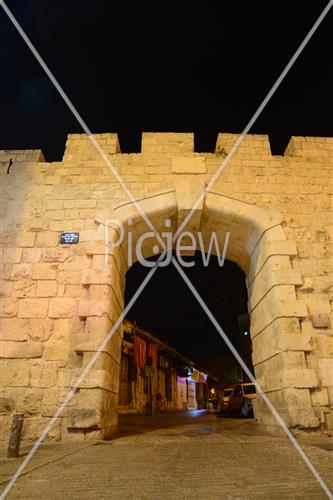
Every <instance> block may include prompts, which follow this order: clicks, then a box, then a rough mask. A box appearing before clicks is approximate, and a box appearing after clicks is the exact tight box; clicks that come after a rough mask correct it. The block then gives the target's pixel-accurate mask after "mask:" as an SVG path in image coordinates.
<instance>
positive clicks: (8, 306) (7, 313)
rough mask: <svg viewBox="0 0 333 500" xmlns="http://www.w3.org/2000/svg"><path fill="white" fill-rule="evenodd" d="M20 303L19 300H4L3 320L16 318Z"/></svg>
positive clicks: (0, 309)
mask: <svg viewBox="0 0 333 500" xmlns="http://www.w3.org/2000/svg"><path fill="white" fill-rule="evenodd" d="M17 306H18V302H17V299H12V298H9V297H8V298H2V299H1V307H0V316H1V317H2V318H12V317H13V316H16V312H17Z"/></svg>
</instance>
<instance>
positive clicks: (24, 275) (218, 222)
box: [0, 132, 333, 442]
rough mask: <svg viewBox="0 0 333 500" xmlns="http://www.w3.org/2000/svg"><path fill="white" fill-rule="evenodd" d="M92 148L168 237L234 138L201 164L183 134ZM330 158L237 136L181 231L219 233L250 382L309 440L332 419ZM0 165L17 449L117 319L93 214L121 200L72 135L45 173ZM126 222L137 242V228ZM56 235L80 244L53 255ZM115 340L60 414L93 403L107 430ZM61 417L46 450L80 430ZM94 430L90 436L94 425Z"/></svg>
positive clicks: (119, 281) (111, 272)
mask: <svg viewBox="0 0 333 500" xmlns="http://www.w3.org/2000/svg"><path fill="white" fill-rule="evenodd" d="M94 139H95V140H96V141H97V142H98V144H99V145H100V147H102V148H103V150H104V152H105V154H106V156H107V159H108V161H111V163H112V165H113V167H114V168H115V169H116V170H117V172H119V175H121V177H122V178H123V180H124V182H125V183H126V185H127V186H128V188H129V189H130V190H131V192H132V193H133V196H134V198H140V199H141V198H142V199H143V200H141V202H142V203H143V206H145V207H146V206H148V207H149V210H148V215H149V216H151V217H152V220H153V223H154V224H156V226H157V227H158V228H160V227H163V224H162V222H163V220H164V216H165V214H168V216H169V215H170V214H172V217H173V219H172V220H173V221H175V226H176V224H177V221H178V220H180V215H179V213H178V211H180V209H181V210H182V211H184V213H186V211H188V210H190V208H191V200H192V198H193V196H192V195H193V193H200V190H201V189H203V187H204V185H205V183H207V182H209V179H210V178H211V176H212V175H214V173H215V172H216V171H217V169H218V168H219V167H220V166H221V164H222V163H223V161H224V159H225V158H226V155H227V154H228V153H229V152H230V151H231V148H232V147H233V145H234V143H235V141H236V140H237V139H238V135H237V134H226V133H223V134H219V135H218V138H217V142H216V149H215V153H214V154H213V153H196V152H194V134H191V133H184V134H181V133H152V132H147V133H143V135H142V147H141V153H131V154H121V153H120V148H119V140H118V136H117V134H106V133H103V134H95V135H94ZM332 148H333V138H330V137H328V138H325V137H292V138H291V139H290V141H289V144H288V146H287V148H286V150H285V153H284V155H283V156H272V155H271V151H270V144H269V139H268V136H261V135H255V134H249V135H247V136H245V137H244V139H243V141H242V143H241V144H240V147H239V149H238V151H237V152H236V154H235V155H234V156H233V157H232V159H231V160H230V161H229V162H228V164H227V165H226V166H225V168H224V169H223V171H222V172H221V174H220V177H219V178H218V179H217V180H216V182H215V184H214V186H212V188H211V191H213V192H218V193H221V196H217V195H214V194H212V193H206V197H205V201H204V203H203V205H202V207H201V208H200V210H199V212H200V217H195V219H194V220H193V227H194V228H195V230H199V229H200V228H201V229H203V230H204V231H206V232H208V231H209V230H214V229H216V228H217V229H218V230H219V231H220V232H222V233H223V234H224V233H225V231H226V230H230V231H231V237H230V244H229V253H228V254H227V258H230V259H234V260H235V261H236V262H237V263H238V264H239V265H240V266H241V267H242V268H243V269H244V271H245V272H246V273H247V277H248V286H249V307H250V308H251V311H252V312H251V336H252V340H253V360H254V365H255V374H256V377H257V378H258V380H259V381H260V383H262V384H263V387H264V389H265V390H266V392H267V393H268V395H269V397H270V399H272V401H273V402H276V404H277V405H278V406H279V407H280V408H281V409H282V413H283V415H285V417H286V420H287V421H288V422H289V425H290V426H291V427H293V426H294V427H305V428H308V429H310V428H311V429H313V428H319V425H320V421H319V417H318V410H323V411H324V413H325V415H326V416H325V419H326V420H325V425H326V427H327V428H329V426H330V425H332V420H333V417H332V400H333V399H332V398H333V388H332V376H331V375H332V370H333V361H332V354H333V352H332V351H333V349H332V341H333V337H332V319H331V314H332V239H333V229H332V194H333V187H332V186H333V183H332V175H333V172H332V165H333V162H332V158H333V156H332ZM10 159H12V160H13V168H11V169H10V172H9V174H7V173H6V172H7V168H8V162H9V160H10ZM0 166H1V175H2V184H3V195H4V196H3V197H4V202H3V205H2V214H3V215H2V217H3V219H2V220H3V235H2V246H3V248H2V284H1V295H2V297H1V300H2V307H1V316H2V318H1V328H2V330H3V333H2V342H3V343H4V349H3V353H4V355H3V357H4V358H6V359H3V360H1V363H2V367H4V370H3V372H4V373H5V375H4V378H3V389H4V391H5V393H6V395H7V396H8V397H10V398H11V399H12V401H13V405H12V407H11V409H10V411H9V413H8V414H6V419H7V420H6V424H5V425H4V429H5V433H6V429H7V427H6V426H8V425H9V423H8V422H9V417H10V415H11V412H13V411H14V410H15V408H18V409H20V410H23V411H24V412H25V414H26V415H27V416H29V418H28V419H27V425H26V427H25V430H24V440H25V441H26V442H28V441H29V440H33V439H36V438H37V437H38V432H39V430H40V429H41V428H42V427H43V426H44V425H45V422H46V420H47V418H46V417H49V416H51V415H53V413H54V412H55V411H56V409H57V408H58V405H59V403H60V401H61V400H62V399H63V398H64V397H65V396H66V391H67V389H69V387H70V386H71V384H72V383H73V381H74V380H75V379H76V378H77V377H78V376H79V374H80V373H81V369H82V366H85V365H86V364H87V362H88V360H89V359H91V356H92V355H93V354H94V352H96V350H97V349H98V345H99V344H100V342H101V341H102V339H103V337H104V336H105V335H106V334H107V333H108V331H110V328H111V327H112V324H113V323H114V322H115V321H116V319H117V317H118V315H119V314H120V313H121V311H122V309H123V307H124V298H123V293H124V286H125V272H126V269H127V264H126V262H125V260H124V259H125V257H124V249H122V252H121V251H120V252H119V254H117V255H110V256H109V257H110V258H109V262H108V267H107V268H105V267H104V259H105V257H104V255H103V253H101V240H102V237H103V234H104V228H103V218H102V219H101V217H100V215H99V213H100V212H101V210H105V211H106V213H109V214H110V217H111V216H112V217H114V213H113V212H112V208H113V207H115V206H116V205H118V204H119V203H127V202H128V198H127V194H126V193H125V192H124V190H123V189H122V187H121V185H120V184H119V182H118V181H117V180H116V179H115V178H114V176H113V174H112V171H111V169H110V167H109V166H108V165H107V164H106V163H105V161H104V160H103V159H102V158H101V157H100V155H99V153H98V151H97V150H96V149H95V147H94V146H93V144H92V143H91V141H90V139H89V138H88V137H87V136H86V135H85V134H69V136H68V139H67V142H66V150H65V152H64V157H63V161H61V162H53V163H47V162H45V160H44V157H43V154H42V152H41V151H40V150H31V151H30V150H22V151H17V150H16V151H1V152H0ZM168 190H170V191H171V192H172V193H173V194H172V197H173V198H172V199H173V200H174V201H173V202H172V203H170V205H169V204H168V203H167V202H166V201H165V198H164V197H163V195H159V196H156V197H152V196H151V195H155V194H156V193H163V192H165V191H168ZM192 191H193V193H192ZM229 196H230V197H229ZM149 200H150V204H148V201H149ZM157 207H158V208H157ZM272 209H274V211H275V212H274V213H278V214H279V218H278V219H272V215H271V210H272ZM163 210H164V211H163ZM124 213H126V212H124ZM133 213H134V214H135V215H134V218H135V225H134V226H135V227H137V228H138V229H137V233H135V238H138V237H139V235H140V234H141V233H140V231H141V230H142V227H143V226H144V225H142V224H141V225H140V215H139V214H138V213H137V211H136V210H134V211H133ZM161 214H162V215H161ZM201 214H202V215H201ZM274 217H275V216H274ZM119 218H121V216H120V215H119ZM272 220H275V222H274V224H275V225H274V228H271V226H270V224H272ZM276 221H282V222H276ZM200 224H201V226H200ZM65 231H66V232H73V231H78V232H80V240H79V243H78V244H77V245H60V244H59V236H60V233H61V232H65ZM255 245H257V246H255ZM102 246H103V241H102ZM249 248H252V249H253V250H252V253H251V255H249V253H248V249H249ZM315 314H327V315H328V316H329V317H330V322H329V324H328V326H327V327H326V328H317V327H315V326H313V324H312V319H313V315H315ZM120 340H121V332H120V331H119V332H118V333H117V335H116V336H115V340H114V342H113V343H112V342H111V344H110V345H108V347H107V348H106V352H103V356H102V357H101V358H100V359H99V361H98V368H96V369H95V371H92V372H91V375H90V378H89V379H88V380H87V382H86V384H85V386H84V388H82V390H80V393H78V394H76V395H75V397H74V399H73V400H72V401H71V403H70V405H69V410H70V411H73V412H75V411H77V410H78V409H79V410H80V411H81V410H83V409H84V408H87V407H89V409H91V407H90V406H89V405H92V406H93V402H94V401H96V404H95V403H94V404H95V407H94V408H95V409H96V408H97V407H98V412H99V413H98V414H102V413H103V411H104V410H105V408H106V406H105V408H104V407H103V405H104V404H105V405H107V408H108V409H107V410H105V411H107V414H108V415H109V419H110V422H111V421H112V425H111V424H110V426H111V428H114V427H115V425H116V406H117V398H116V393H117V390H118V389H117V381H118V378H117V377H118V374H119V353H120V350H119V349H120V347H119V346H120V343H119V342H120ZM79 348H80V349H82V352H83V351H84V355H83V357H82V359H81V358H80V356H79V355H78V354H77V353H78V352H79V353H80V352H81V351H80V349H79ZM81 363H82V365H81ZM107 394H108V395H107ZM111 394H112V397H111ZM7 396H6V397H7ZM106 401H107V403H106ZM291 402H292V403H291ZM98 405H99V406H98ZM69 410H68V411H67V413H66V415H64V418H63V420H62V422H61V425H60V422H59V426H58V427H57V428H56V429H55V431H54V434H53V435H52V436H51V438H52V439H64V440H66V439H71V438H72V436H71V433H70V431H69V430H68V425H69V423H68V422H69V420H70V419H72V420H71V421H72V423H73V425H76V426H78V427H77V428H78V429H80V426H83V427H84V426H85V425H87V422H88V420H87V422H84V419H83V416H82V415H83V413H77V414H75V413H73V414H72V416H70V415H71V414H70V411H69ZM94 411H95V410H94ZM258 412H259V413H258V419H259V421H260V422H261V423H263V424H265V423H266V424H267V423H269V422H271V420H270V419H271V417H270V415H268V414H267V411H266V410H265V409H263V408H262V407H261V406H260V404H259V405H258ZM94 418H96V419H97V420H96V426H97V430H96V433H97V434H96V435H98V436H100V437H101V436H103V433H104V427H103V426H105V423H104V420H103V419H102V420H101V419H100V420H98V417H94ZM105 432H106V431H105ZM108 432H109V431H108Z"/></svg>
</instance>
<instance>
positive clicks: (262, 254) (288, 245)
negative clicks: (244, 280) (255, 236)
mask: <svg viewBox="0 0 333 500" xmlns="http://www.w3.org/2000/svg"><path fill="white" fill-rule="evenodd" d="M295 255H297V248H296V244H295V243H294V242H293V241H289V240H281V241H268V242H267V243H266V244H265V245H259V246H257V247H256V249H255V251H254V252H253V255H252V256H251V273H250V276H249V281H250V282H251V281H252V280H253V278H254V276H255V275H256V274H257V273H258V272H259V271H260V270H261V268H262V267H263V266H264V264H265V263H266V262H267V261H269V260H271V259H272V258H273V257H274V256H275V257H286V256H287V257H289V256H295ZM280 262H281V263H285V262H288V263H289V259H288V260H285V259H284V260H282V261H280ZM275 268H276V269H279V268H280V269H286V268H287V269H288V268H289V269H290V264H289V266H283V267H281V266H279V267H278V266H275Z"/></svg>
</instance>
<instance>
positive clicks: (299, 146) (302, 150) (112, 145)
mask: <svg viewBox="0 0 333 500" xmlns="http://www.w3.org/2000/svg"><path fill="white" fill-rule="evenodd" d="M93 137H94V139H95V140H96V142H97V143H98V144H99V146H100V147H101V149H102V150H103V152H104V153H105V154H107V155H115V154H121V153H122V152H121V148H120V144H119V139H118V134H117V133H101V134H93ZM238 138H239V134H231V133H224V132H223V133H219V134H218V137H217V141H216V146H215V151H214V153H215V154H216V155H218V156H226V155H227V154H228V153H229V151H230V150H231V148H232V147H233V145H234V144H235V142H236V141H237V139H238ZM195 152H196V151H195V146H194V133H181V132H143V133H142V137H141V154H143V155H150V154H153V155H154V154H158V155H170V154H171V155H188V154H191V153H195ZM207 153H208V152H207ZM237 154H241V155H249V154H250V155H252V154H254V155H264V156H266V155H268V156H269V155H271V148H270V143H269V137H268V135H260V134H247V135H246V136H245V137H244V138H243V140H242V142H241V144H240V145H239V147H238V148H237ZM283 156H284V157H296V158H297V157H299V158H304V159H305V158H307V159H320V160H323V161H325V160H329V159H331V158H332V156H333V137H308V136H306V137H300V136H293V137H291V138H290V141H289V143H288V145H287V147H286V149H285V151H284V154H283ZM83 157H84V159H85V160H94V159H97V158H99V152H98V150H97V149H96V147H95V146H94V144H93V142H92V141H91V140H90V139H89V137H88V136H87V134H68V137H67V141H66V148H65V152H64V156H63V160H64V161H71V160H76V159H80V158H83ZM10 160H12V161H13V162H23V161H24V162H41V161H45V160H44V155H43V153H42V151H41V150H40V149H29V150H3V151H1V150H0V162H9V161H10Z"/></svg>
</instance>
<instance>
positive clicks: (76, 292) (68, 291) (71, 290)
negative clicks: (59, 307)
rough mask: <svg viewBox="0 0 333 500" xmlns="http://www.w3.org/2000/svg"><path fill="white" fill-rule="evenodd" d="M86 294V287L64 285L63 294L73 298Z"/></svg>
mask: <svg viewBox="0 0 333 500" xmlns="http://www.w3.org/2000/svg"><path fill="white" fill-rule="evenodd" d="M86 294H87V289H86V288H84V287H83V286H82V285H66V288H65V293H64V295H65V296H66V297H72V298H74V299H77V298H80V299H81V298H83V297H85V296H86Z"/></svg>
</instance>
